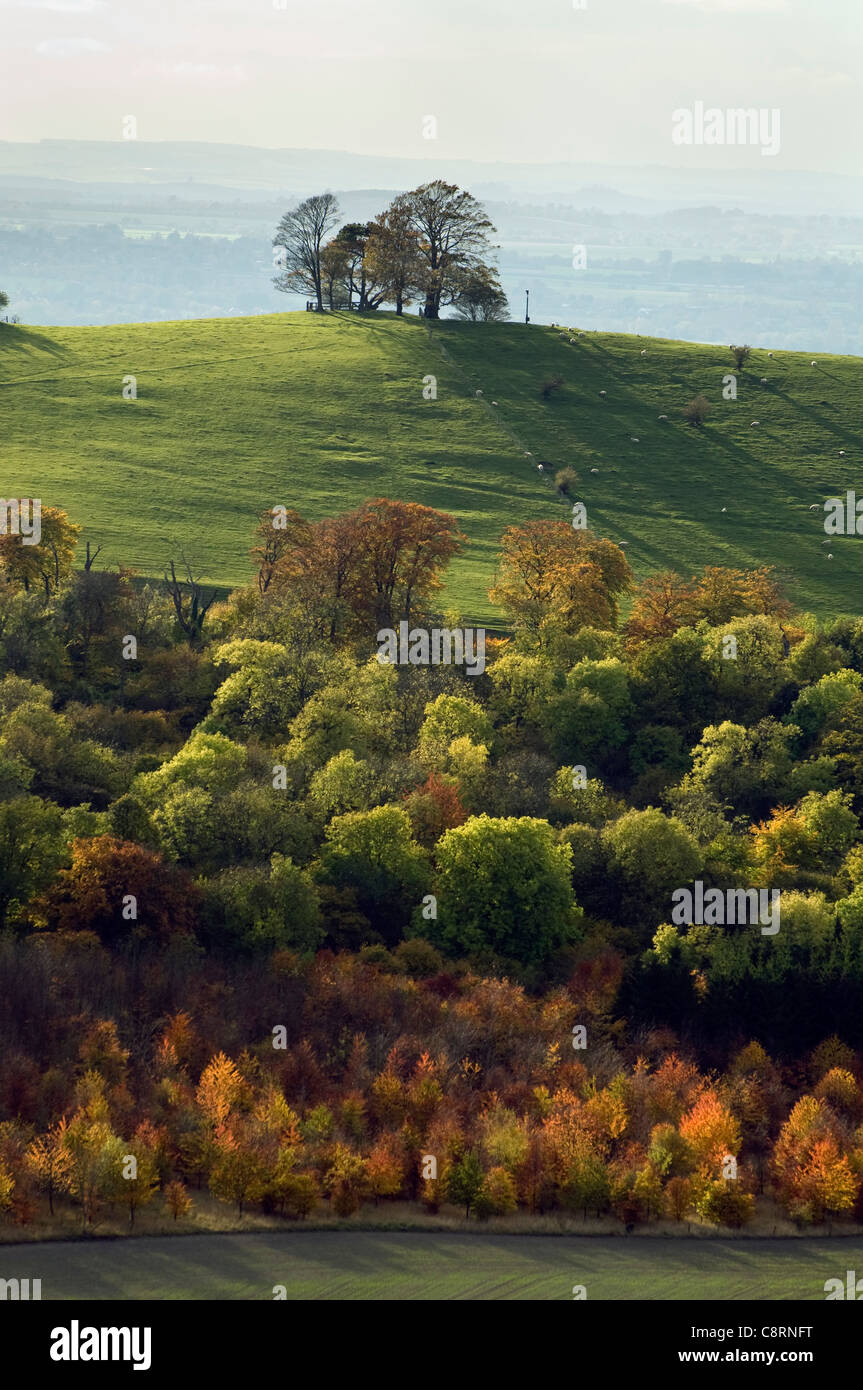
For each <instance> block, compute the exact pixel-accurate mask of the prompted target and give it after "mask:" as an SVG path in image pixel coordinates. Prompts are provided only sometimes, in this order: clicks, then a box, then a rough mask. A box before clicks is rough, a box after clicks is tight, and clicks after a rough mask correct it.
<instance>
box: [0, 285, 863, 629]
mask: <svg viewBox="0 0 863 1390" xmlns="http://www.w3.org/2000/svg"><path fill="white" fill-rule="evenodd" d="M811 362H812V358H811V356H810V355H807V354H802V353H791V352H784V351H778V350H777V351H776V352H775V353H774V354H773V355H772V356H769V355H768V352H767V351H766V350H761V349H758V350H754V351H753V353H752V356H751V358H750V360H749V362H748V364H747V366H746V368H745V370H744V371H743V372H742V373H740V374H738V399H737V400H736V401H724V400H723V399H722V385H723V376H724V375H725V374H726V373H728V372H731V371H733V370H734V368H733V363H732V361H731V354H730V353H729V351H728V348H727V345H723V346H709V345H708V346H705V345H699V344H692V343H684V342H672V341H666V340H661V339H654V338H642V337H635V336H625V335H616V334H601V333H585V334H584V335H583V336H577V335H576V331H575V330H573V331H572V333H570V332H566V333H562V332H561V331H560V330H559V329H556V328H552V327H547V326H541V325H530V326H525V325H523V324H515V323H513V324H503V325H485V324H465V323H458V322H453V321H441V322H437V323H434V324H430V323H426V322H424V321H423V320H422V319H420V318H418V317H416V316H411V315H406V316H405V317H404V318H402V319H399V318H397V317H396V316H395V315H393V314H376V315H370V316H363V317H360V316H359V315H357V314H348V313H336V314H331V315H325V316H318V315H315V314H306V313H293V314H276V315H268V316H265V317H257V318H245V319H243V318H239V319H213V320H191V321H184V322H172V323H156V324H130V325H120V326H116V327H109V328H57V329H54V328H26V327H21V326H19V327H15V328H13V327H7V326H5V325H0V412H2V419H3V423H4V467H3V492H4V495H8V494H10V493H11V494H15V495H17V496H21V497H23V496H36V497H41V498H42V500H43V503H45V504H46V505H47V504H54V505H61V506H63V507H65V508H66V509H67V510H68V511H69V513H70V515H71V516H72V517H73V518H74V519H75V520H77V521H79V522H81V523H83V525H84V528H85V532H84V534H85V537H86V538H87V539H89V540H91V541H92V542H95V543H96V544H101V545H102V546H103V554H102V559H104V561H105V563H109V564H110V563H117V562H122V563H124V564H128V565H131V566H132V567H134V568H135V569H136V570H137V571H139V572H140V573H141V574H145V575H159V574H160V573H161V570H162V566H163V564H164V563H165V561H166V560H167V559H168V558H169V556H170V555H172V554H173V555H175V556H176V555H178V554H179V552H180V550H184V551H185V552H186V553H187V554H188V556H189V557H190V559H191V560H192V562H193V565H194V566H195V567H196V569H197V570H198V572H199V573H200V574H201V576H202V577H203V578H205V579H206V580H207V581H209V582H211V583H218V584H220V585H235V584H238V583H242V582H245V581H246V580H247V578H248V577H249V575H250V573H251V571H250V568H249V564H248V558H247V552H248V548H249V545H250V536H251V531H252V527H253V525H254V518H255V515H256V513H257V512H259V511H260V510H261V509H262V508H264V507H270V506H274V505H276V504H277V503H282V504H284V505H286V506H292V507H296V508H297V509H298V510H299V511H301V512H302V513H304V514H306V515H308V516H309V517H311V518H317V517H321V516H324V515H328V514H335V513H337V512H341V511H346V510H349V509H350V508H353V507H354V506H356V505H357V504H358V503H359V502H361V501H362V500H364V499H365V498H367V497H373V496H390V497H397V498H401V499H404V500H406V501H416V502H421V503H424V504H426V505H428V506H433V507H437V508H440V509H441V510H444V511H449V512H452V513H453V514H454V515H455V516H456V517H457V518H458V520H459V523H460V525H461V527H462V529H463V530H464V531H465V532H466V533H467V535H468V536H469V538H470V541H471V544H470V547H469V548H468V549H467V550H466V551H465V552H464V553H463V554H462V555H461V556H460V557H459V558H458V560H457V561H456V562H454V564H453V566H452V569H451V572H450V581H449V588H448V598H449V599H450V600H451V601H452V602H453V603H454V604H455V605H456V606H458V607H460V608H461V609H462V610H463V613H464V615H465V616H466V617H469V618H471V619H473V620H474V621H479V622H486V623H489V624H494V622H495V621H496V619H497V618H498V616H499V615H498V614H497V613H496V610H495V609H494V608H493V606H492V605H491V604H490V603H489V601H488V598H487V595H486V590H487V588H488V585H489V583H490V582H491V578H492V573H493V569H494V559H495V555H496V551H497V544H498V539H499V536H500V534H501V532H502V531H503V529H504V527H505V526H508V525H511V524H513V523H518V522H525V521H529V520H536V519H539V518H542V517H566V516H567V515H568V507H567V506H566V505H565V504H563V503H562V502H561V500H560V499H559V498H557V496H556V494H555V490H554V488H553V486H552V484H551V482H550V481H549V480H548V479H547V478H546V477H544V476H543V474H541V473H540V472H539V470H538V468H537V464H538V463H539V462H545V463H546V464H548V465H550V471H552V472H553V471H554V470H556V469H557V468H560V467H562V466H564V465H566V464H569V465H572V466H573V467H574V468H575V469H576V470H577V471H578V473H579V476H580V484H579V493H578V495H579V497H580V498H581V499H582V500H583V501H584V502H585V504H586V506H587V511H588V522H589V524H590V525H591V526H592V528H593V529H594V530H596V531H598V532H599V533H601V534H604V535H607V536H609V537H610V538H611V539H613V540H615V541H618V542H626V543H627V553H628V555H629V558H630V562H631V563H632V565H633V568H634V569H635V570H636V572H637V573H638V574H640V575H643V574H645V573H648V572H650V571H652V570H656V569H662V568H666V567H671V568H677V569H680V570H682V571H683V572H687V573H688V572H691V571H694V570H695V569H698V568H700V567H702V566H703V565H705V564H728V565H736V566H753V565H761V564H772V565H775V566H777V568H778V569H779V570H780V572H781V573H782V575H783V577H784V578H785V582H786V584H787V587H788V590H789V592H790V594H791V595H792V597H793V598H794V599H795V600H796V601H797V602H798V603H799V604H800V605H801V606H803V607H805V608H809V609H812V610H814V611H817V612H819V613H822V614H835V613H839V612H855V611H858V610H859V595H860V587H861V580H863V544H861V542H860V538H858V537H833V538H831V540H830V542H829V544H827V543H825V541H826V538H825V535H824V530H823V520H824V514H823V511H822V508H821V503H822V502H823V500H824V498H826V497H827V496H832V495H836V494H843V493H844V492H845V490H846V489H849V488H855V487H858V485H859V484H860V482H861V481H863V480H861V475H860V473H859V471H858V460H859V458H860V456H861V453H863V392H861V391H860V381H861V365H863V364H861V361H860V359H858V358H851V357H835V356H834V357H831V356H825V355H823V354H819V355H818V359H817V365H816V366H812V365H811ZM556 375H559V376H562V377H563V378H564V382H565V385H564V387H563V389H562V390H561V391H560V392H559V393H557V394H556V395H555V396H554V397H553V398H552V399H551V400H548V401H544V400H543V399H542V398H541V396H540V391H539V386H540V383H541V382H542V381H543V380H544V379H546V378H549V377H553V376H556ZM130 376H134V377H135V378H136V383H137V392H138V396H137V399H136V400H124V399H123V380H124V378H126V377H130ZM430 376H433V377H434V378H436V387H437V398H436V399H424V396H423V383H424V378H427V377H430ZM762 378H767V380H766V383H765V384H762ZM478 390H479V391H482V392H483V395H482V396H481V397H478V396H477V395H476V392H477V391H478ZM602 391H604V392H605V393H606V394H605V395H600V392H602ZM699 393H703V394H704V395H705V396H707V397H708V399H709V400H710V402H711V405H712V413H711V415H710V416H709V418H708V421H707V423H706V425H705V426H704V428H703V429H701V430H696V429H693V428H692V427H691V426H689V425H687V424H686V423H685V421H684V419H683V415H682V410H683V407H684V406H685V405H686V403H687V402H688V401H689V400H691V399H692V397H693V396H695V395H697V394H699ZM662 415H666V416H667V417H668V418H667V420H662V419H660V418H659V417H660V416H662ZM754 420H757V421H758V422H759V423H758V424H757V425H756V426H753V425H752V423H751V422H752V421H754ZM840 450H844V457H841V456H840V453H839V451H840ZM594 469H595V470H597V471H596V472H593V471H592V470H594ZM860 491H861V492H863V488H861V489H860ZM813 504H816V509H815V510H810V508H811V507H812V506H813ZM723 509H724V510H723ZM828 554H830V555H832V556H833V558H832V560H831V559H828Z"/></svg>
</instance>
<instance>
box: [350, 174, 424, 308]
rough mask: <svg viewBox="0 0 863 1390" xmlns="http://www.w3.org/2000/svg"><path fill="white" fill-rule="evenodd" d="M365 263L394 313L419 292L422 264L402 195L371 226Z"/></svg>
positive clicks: (410, 216) (406, 202) (406, 205)
mask: <svg viewBox="0 0 863 1390" xmlns="http://www.w3.org/2000/svg"><path fill="white" fill-rule="evenodd" d="M365 260H366V265H367V267H368V272H369V274H370V275H371V277H372V278H373V280H375V281H376V282H377V283H378V284H381V285H383V286H385V297H386V299H387V300H389V301H390V302H391V303H393V304H394V305H395V310H396V313H397V314H401V312H402V310H403V309H404V306H405V305H406V304H410V303H411V301H412V300H413V299H414V298H415V297H416V296H417V295H418V294H421V293H422V292H423V280H424V271H425V263H424V260H423V256H422V254H421V251H420V238H419V233H418V232H417V230H416V228H415V226H414V224H413V220H412V214H411V207H410V203H409V200H408V199H407V198H406V197H405V195H404V194H401V195H400V196H399V197H398V198H395V199H394V200H393V202H392V203H391V204H390V206H389V207H388V208H387V209H386V211H385V212H382V213H380V214H379V215H378V216H377V217H376V218H375V220H374V222H372V223H371V225H370V229H369V238H368V242H367V244H366V254H365Z"/></svg>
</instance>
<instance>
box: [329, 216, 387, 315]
mask: <svg viewBox="0 0 863 1390" xmlns="http://www.w3.org/2000/svg"><path fill="white" fill-rule="evenodd" d="M370 233H371V227H370V225H369V224H368V223H367V222H347V223H346V224H345V226H344V227H340V228H339V232H338V235H337V236H336V238H335V240H334V241H331V242H330V243H329V246H327V247H325V248H324V250H325V251H326V252H332V253H334V254H336V255H339V253H340V255H341V258H342V261H343V264H344V271H343V277H344V280H345V283H346V285H347V292H348V308H349V309H352V308H353V307H354V296H356V301H357V309H359V310H360V311H361V312H362V311H364V310H366V309H377V307H378V306H379V305H380V304H381V303H383V300H384V299H385V297H386V283H385V282H383V283H381V282H379V281H378V280H377V278H376V276H375V273H374V270H373V267H372V265H371V264H370V263H369V261H368V260H367V256H366V253H367V250H368V246H369V239H370Z"/></svg>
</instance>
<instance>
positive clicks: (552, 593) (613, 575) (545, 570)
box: [490, 521, 632, 644]
mask: <svg viewBox="0 0 863 1390" xmlns="http://www.w3.org/2000/svg"><path fill="white" fill-rule="evenodd" d="M631 580H632V572H631V570H630V568H629V564H628V562H627V559H626V556H625V555H624V553H623V551H622V550H621V549H620V548H619V547H618V546H616V545H615V544H614V543H613V542H612V541H609V540H604V539H600V538H599V537H598V536H595V535H594V534H593V532H592V531H588V530H586V529H585V530H573V528H572V527H571V526H568V525H567V523H566V522H565V521H531V522H528V523H527V524H526V525H524V526H508V527H507V529H506V530H505V531H504V533H503V536H502V537H501V555H500V566H499V571H498V579H497V583H496V585H495V587H494V588H493V589H492V590H491V593H490V597H491V599H492V601H493V602H494V603H499V604H501V606H502V607H503V608H505V609H506V610H507V612H508V613H509V615H510V616H511V618H512V619H513V621H514V622H515V624H516V626H517V627H519V628H524V629H526V630H527V631H528V632H530V633H532V634H533V635H534V636H536V637H538V638H539V640H540V644H542V642H543V632H544V630H545V629H547V628H548V627H549V625H550V624H552V625H557V626H560V627H562V628H565V629H566V630H569V631H575V630H577V629H578V628H580V627H584V626H590V627H598V628H613V627H614V626H615V625H616V623H617V600H618V596H619V595H620V594H621V593H623V592H624V591H625V590H626V589H627V588H628V587H629V585H630V583H631Z"/></svg>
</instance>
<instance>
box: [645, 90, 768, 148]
mask: <svg viewBox="0 0 863 1390" xmlns="http://www.w3.org/2000/svg"><path fill="white" fill-rule="evenodd" d="M779 126H780V112H779V108H778V106H774V107H773V108H768V107H766V106H757V107H756V106H746V107H743V106H737V107H729V108H728V109H727V110H725V111H723V110H722V108H721V107H719V106H708V107H707V109H706V110H705V107H704V102H703V101H697V102H696V103H695V105H694V106H693V107H692V109H691V110H690V108H689V107H686V106H679V107H678V108H677V110H676V111H672V113H671V140H672V143H673V144H675V145H760V146H761V153H762V155H767V156H772V155H777V154H778V153H779V148H780V135H779Z"/></svg>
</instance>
